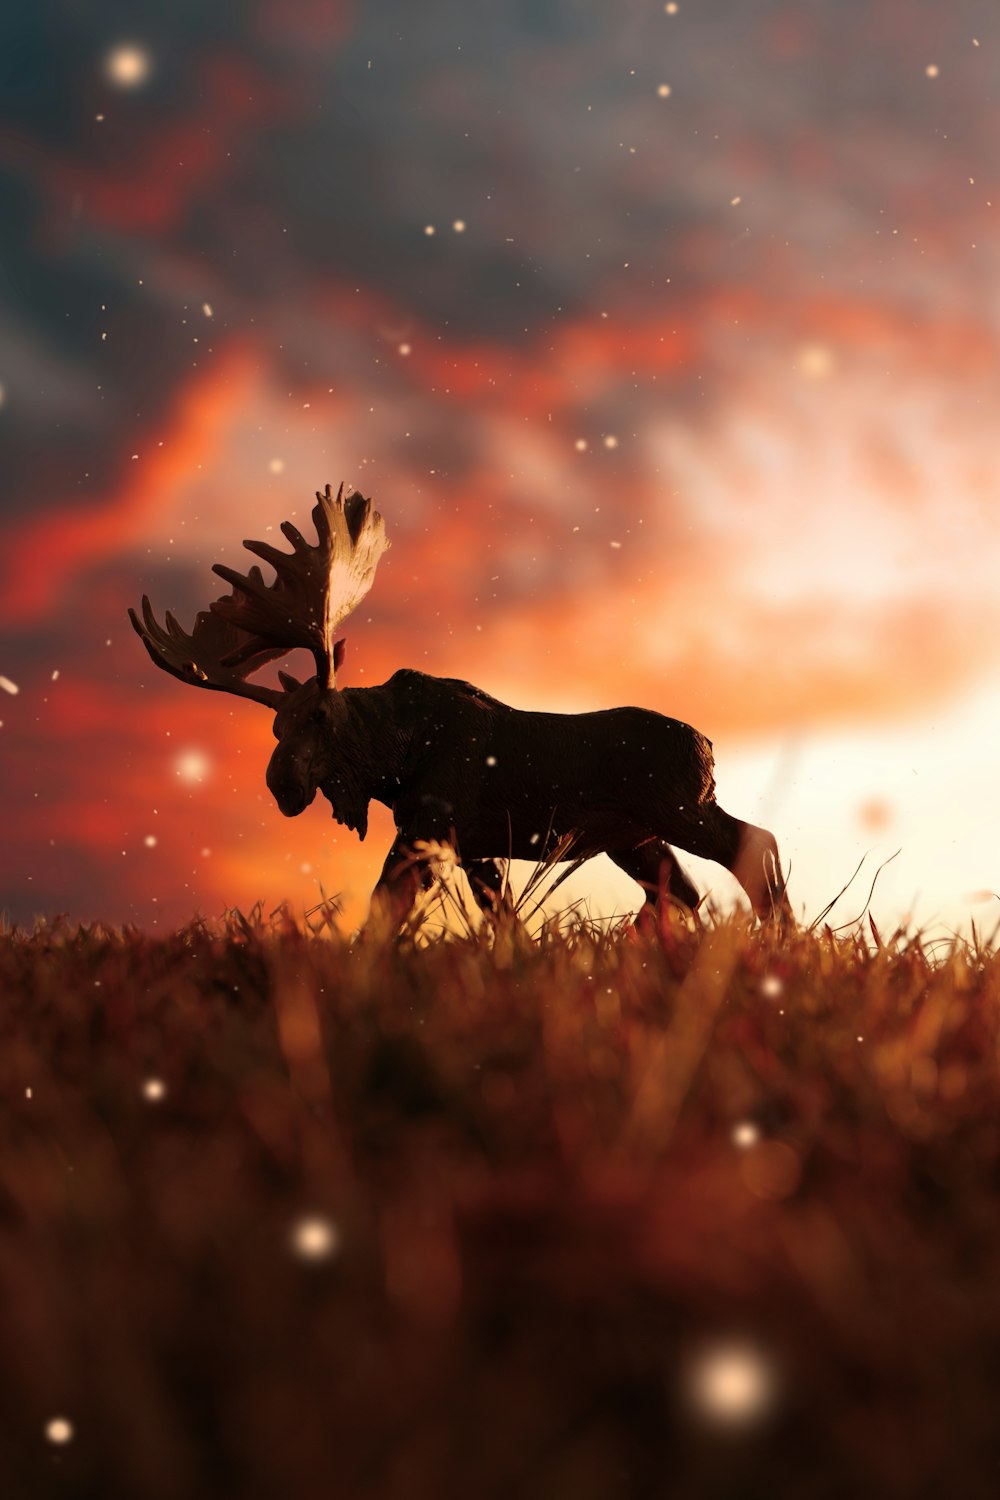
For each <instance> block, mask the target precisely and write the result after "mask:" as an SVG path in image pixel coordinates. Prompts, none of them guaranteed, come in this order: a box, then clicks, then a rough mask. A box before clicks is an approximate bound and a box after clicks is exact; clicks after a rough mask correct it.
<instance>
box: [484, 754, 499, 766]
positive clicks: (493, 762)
mask: <svg viewBox="0 0 1000 1500" xmlns="http://www.w3.org/2000/svg"><path fill="white" fill-rule="evenodd" d="M496 763H497V758H496V756H495V755H487V757H486V764H487V765H488V766H495V765H496Z"/></svg>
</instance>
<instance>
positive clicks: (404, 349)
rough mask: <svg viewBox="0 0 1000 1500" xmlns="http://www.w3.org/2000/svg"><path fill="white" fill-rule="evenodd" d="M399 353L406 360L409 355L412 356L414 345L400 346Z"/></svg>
mask: <svg viewBox="0 0 1000 1500" xmlns="http://www.w3.org/2000/svg"><path fill="white" fill-rule="evenodd" d="M399 352H400V354H401V355H402V356H403V358H404V359H405V358H406V356H407V355H408V354H412V352H413V345H412V344H400V346H399Z"/></svg>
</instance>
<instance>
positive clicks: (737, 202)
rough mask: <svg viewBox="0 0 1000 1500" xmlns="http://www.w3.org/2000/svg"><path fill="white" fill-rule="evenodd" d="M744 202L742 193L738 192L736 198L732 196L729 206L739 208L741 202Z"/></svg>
mask: <svg viewBox="0 0 1000 1500" xmlns="http://www.w3.org/2000/svg"><path fill="white" fill-rule="evenodd" d="M742 202H743V199H742V198H741V197H740V195H739V194H738V193H737V195H736V197H735V198H730V200H729V207H730V208H738V207H739V205H740V204H741V203H742Z"/></svg>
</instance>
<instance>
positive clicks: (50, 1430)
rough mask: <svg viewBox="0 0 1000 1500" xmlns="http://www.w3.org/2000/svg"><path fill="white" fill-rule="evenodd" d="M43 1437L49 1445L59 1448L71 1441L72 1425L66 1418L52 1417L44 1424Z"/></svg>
mask: <svg viewBox="0 0 1000 1500" xmlns="http://www.w3.org/2000/svg"><path fill="white" fill-rule="evenodd" d="M45 1436H46V1438H47V1439H48V1441H49V1442H50V1443H55V1445H56V1447H57V1448H61V1447H62V1446H63V1444H65V1443H71V1442H72V1441H73V1423H72V1422H70V1421H69V1419H68V1418H66V1417H52V1418H51V1420H50V1421H48V1422H46V1424H45Z"/></svg>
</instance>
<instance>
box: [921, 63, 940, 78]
mask: <svg viewBox="0 0 1000 1500" xmlns="http://www.w3.org/2000/svg"><path fill="white" fill-rule="evenodd" d="M940 71H941V69H940V68H939V67H938V65H937V63H928V64H927V66H926V68H925V69H924V72H925V73H926V74H927V77H928V78H936V77H937V76H938V74H939V73H940Z"/></svg>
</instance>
